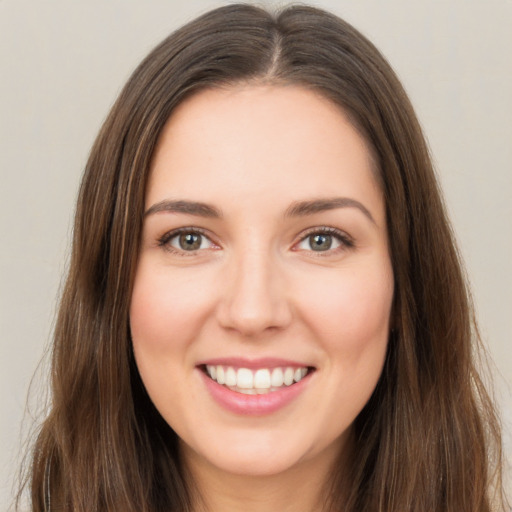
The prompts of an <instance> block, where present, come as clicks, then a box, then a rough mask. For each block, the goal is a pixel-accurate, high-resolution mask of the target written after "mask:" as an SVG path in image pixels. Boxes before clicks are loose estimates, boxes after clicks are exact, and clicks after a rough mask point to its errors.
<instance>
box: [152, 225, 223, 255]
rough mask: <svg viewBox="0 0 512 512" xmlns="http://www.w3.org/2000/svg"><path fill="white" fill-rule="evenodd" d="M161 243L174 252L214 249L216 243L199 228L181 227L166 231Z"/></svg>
mask: <svg viewBox="0 0 512 512" xmlns="http://www.w3.org/2000/svg"><path fill="white" fill-rule="evenodd" d="M159 245H160V246H163V247H165V248H167V249H168V250H170V251H174V252H195V251H199V250H202V249H212V248H215V247H216V245H215V244H214V243H213V242H212V241H211V240H210V239H209V238H208V237H207V236H206V235H205V234H204V233H202V232H201V231H199V230H197V229H179V230H174V231H171V232H170V233H166V234H165V235H164V236H163V237H162V238H161V239H160V240H159Z"/></svg>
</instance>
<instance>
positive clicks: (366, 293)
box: [301, 264, 393, 357]
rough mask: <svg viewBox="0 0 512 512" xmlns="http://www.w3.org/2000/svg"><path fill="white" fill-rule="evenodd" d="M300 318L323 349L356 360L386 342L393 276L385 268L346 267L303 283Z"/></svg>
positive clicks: (389, 270) (366, 266) (369, 266)
mask: <svg viewBox="0 0 512 512" xmlns="http://www.w3.org/2000/svg"><path fill="white" fill-rule="evenodd" d="M303 289H304V290H305V289H307V290H308V293H307V294H305V293H302V294H301V296H302V306H301V307H302V310H303V316H304V317H305V318H306V319H307V321H308V323H309V325H310V326H311V328H312V329H313V330H314V331H315V332H316V333H317V334H318V336H319V339H320V341H321V343H322V345H324V347H325V348H326V349H327V350H329V351H333V352H336V351H339V352H340V353H343V357H349V356H350V355H353V356H354V357H357V356H358V355H359V354H360V353H361V352H363V351H365V350H366V349H367V348H369V347H371V346H374V345H382V344H384V345H385V344H386V343H387V339H388V332H389V322H390V313H391V305H392V301H393V274H392V271H391V268H390V266H389V265H387V264H385V265H375V266H373V267H372V266H371V265H365V266H358V267H353V268H351V267H347V268H343V269H340V271H339V272H328V273H326V274H325V276H324V277H322V276H319V275H318V274H317V275H316V276H315V279H311V280H310V282H309V283H305V285H304V286H303Z"/></svg>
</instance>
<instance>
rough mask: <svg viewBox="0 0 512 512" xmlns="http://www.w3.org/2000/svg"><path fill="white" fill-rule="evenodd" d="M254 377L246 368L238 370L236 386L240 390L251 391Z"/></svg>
mask: <svg viewBox="0 0 512 512" xmlns="http://www.w3.org/2000/svg"><path fill="white" fill-rule="evenodd" d="M253 382H254V376H253V374H252V372H251V370H249V369H247V368H239V369H238V371H237V372H236V385H237V386H238V387H239V388H242V389H252V387H253Z"/></svg>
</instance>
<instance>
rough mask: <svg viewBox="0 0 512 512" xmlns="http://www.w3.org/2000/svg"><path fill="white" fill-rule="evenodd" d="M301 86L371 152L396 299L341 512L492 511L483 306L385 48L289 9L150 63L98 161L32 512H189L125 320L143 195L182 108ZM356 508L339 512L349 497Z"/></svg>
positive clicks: (76, 246)
mask: <svg viewBox="0 0 512 512" xmlns="http://www.w3.org/2000/svg"><path fill="white" fill-rule="evenodd" d="M240 82H248V83H251V82H256V83H257V82H268V83H270V84H290V83H292V84H297V85H301V86H303V87H306V88H310V89H313V90H315V91H317V92H319V93H321V94H322V95H324V96H325V97H327V98H329V99H330V100H332V101H333V102H335V103H336V104H338V105H339V106H340V107H341V108H342V109H343V110H344V111H345V112H346V113H347V114H348V115H349V117H350V119H351V120H352V122H353V124H354V126H355V127H357V129H358V130H359V131H360V132H361V133H362V134H363V136H364V137H365V138H366V140H367V142H368V145H369V147H371V148H372V151H373V152H374V155H375V159H376V162H377V168H378V174H379V181H380V185H381V187H382V190H383V193H384V196H385V201H386V207H387V225H388V230H389V240H390V247H391V258H392V264H393V269H394V276H395V298H394V301H395V302H394V309H393V319H392V325H393V329H392V332H391V334H390V339H389V347H388V353H387V359H386V363H385V367H384V371H383V374H382V376H381V378H380V381H379V383H378V385H377V388H376V390H375V392H374V394H373V396H372V397H371V399H370V401H369V403H368V404H367V405H366V406H365V408H364V409H363V411H362V412H361V413H360V415H359V416H358V417H357V419H356V421H355V424H354V447H353V448H354V449H353V453H352V456H351V461H350V464H351V466H350V474H347V472H342V471H341V465H340V471H339V474H335V475H334V476H333V480H332V493H331V495H332V499H331V503H330V506H331V508H332V510H344V511H345V512H356V511H358V512H362V511H365V512H371V511H379V512H404V511H408V512H427V511H428V512H431V511H444V512H450V511H451V512H462V511H464V512H470V511H473V512H477V511H478V512H486V511H490V510H492V501H493V496H492V495H491V491H490V489H491V488H492V486H491V484H492V482H493V481H494V482H495V488H496V489H497V490H498V494H500V458H501V452H500V432H499V428H498V423H497V420H496V417H495V412H494V408H493V406H492V404H491V401H490V400H489V398H488V396H487V394H486V392H485V390H484V387H483V386H482V384H481V381H480V379H479V377H478V373H477V372H476V369H475V363H474V361H475V354H474V351H475V349H477V348H478V346H479V341H478V333H477V331H476V327H475V324H474V319H473V314H472V307H471V301H470V298H469V295H468V291H467V287H466V283H465V278H464V275H463V273H462V271H461V263H460V260H459V257H458V254H457V250H456V247H455V244H454V240H453V234H452V232H451V230H450V226H449V223H448V221H447V217H446V213H445V208H444V206H443V202H442V199H441V195H440V192H439V189H438V185H437V182H436V178H435V174H434V171H433V169H432V165H431V160H430V157H429V154H428V150H427V147H426V144H425V141H424V138H423V135H422V132H421V129H420V126H419V124H418V121H417V119H416V117H415V114H414V112H413V109H412V107H411V105H410V103H409V100H408V99H407V96H406V94H405V92H404V90H403V88H402V86H401V85H400V83H399V81H398V79H397V78H396V76H395V74H394V72H393V71H392V69H391V68H390V66H389V65H388V64H387V62H386V60H385V59H384V58H383V57H382V55H381V54H380V53H379V52H378V50H377V49H376V48H375V47H374V46H373V45H372V44H371V43H370V42H369V41H368V40H367V39H366V38H365V37H363V36H362V35H361V34H360V33H359V32H357V31H356V30H355V29H354V28H353V27H351V26H350V25H349V24H347V23H346V22H344V21H342V20H340V19H339V18H337V17H335V16H333V15H331V14H329V13H326V12H324V11H322V10H319V9H315V8H312V7H306V6H292V7H289V8H286V9H285V10H283V11H281V12H280V13H277V14H275V15H272V14H270V13H268V12H266V11H265V10H263V9H261V8H257V7H253V6H248V5H230V6H227V7H223V8H220V9H216V10H213V11H211V12H209V13H207V14H205V15H203V16H201V17H200V18H198V19H196V20H195V21H193V22H191V23H189V24H188V25H186V26H185V27H183V28H181V29H180V30H178V31H177V32H175V33H173V34H172V35H171V36H169V37H168V38H167V39H166V40H164V41H163V42H162V43H161V44H160V45H159V46H157V47H156V48H155V49H154V50H153V51H152V52H151V53H150V55H149V56H148V57H147V58H146V59H145V60H144V61H143V62H142V63H141V64H140V66H139V67H138V68H137V69H136V71H135V72H134V73H133V75H132V77H131V78H130V80H129V81H128V83H127V85H126V86H125V88H124V89H123V91H122V92H121V94H120V96H119V98H118V100H117V102H116V103H115V105H114V106H113V108H112V110H111V112H110V115H109V116H108V118H107V120H106V121H105V123H104V126H103V128H102V130H101V132H100V134H99V136H98V138H97V140H96V142H95V144H94V146H93V148H92V151H91V155H90V158H89V161H88V163H87V166H86V169H85V174H84V177H83V181H82V184H81V187H80V194H79V200H78V206H77V211H76V220H75V226H74V238H73V249H72V257H71V263H70V269H69V275H68V278H67V282H66V285H65V289H64V291H63V295H62V299H61V304H60V311H59V316H58V320H57V324H56V329H55V337H54V345H53V352H52V382H51V385H52V403H51V409H50V412H49V415H48V417H47V418H46V420H45V421H44V423H43V424H42V426H41V429H40V432H39V435H38V438H37V441H36V444H35V449H34V452H33V460H32V466H31V468H32V469H31V475H30V482H31V498H32V507H33V510H34V511H38V512H39V511H45V510H72V511H76V512H91V511H107V510H108V511H119V512H130V511H133V512H143V511H146V512H157V511H163V510H173V511H180V512H181V511H186V510H190V499H189V491H188V489H187V486H186V482H185V479H184V477H183V468H182V467H181V465H180V457H179V451H178V443H177V439H176V435H175V434H174V432H173V431H172V429H171V428H170V427H169V426H168V425H167V424H166V423H165V421H164V420H163V419H162V418H161V417H160V415H159V414H158V412H157V411H156V409H155V408H154V406H153V405H152V403H151V401H150V399H149V397H148V396H147V394H146V392H145V390H144V387H143V385H142V383H141V380H140V377H139V374H138V371H137V368H136V366H135V364H134V358H133V353H132V346H131V341H130V332H129V322H128V311H129V303H130V297H131V292H132V283H133V275H134V269H135V266H136V263H137V255H138V247H139V239H140V233H141V227H142V219H143V206H144V194H145V184H146V181H147V177H148V172H149V167H150V162H151V157H152V154H153V151H154V148H155V145H156V142H157V139H158V136H159V134H160V132H161V130H162V128H163V126H164V124H165V122H166V121H167V119H168V118H169V116H170V115H171V114H172V111H173V109H174V108H175V107H176V106H177V105H178V104H179V103H180V102H181V101H182V100H183V99H184V98H185V97H186V96H188V95H191V94H193V93H195V92H197V91H199V90H201V89H204V88H208V87H216V86H225V85H229V84H234V83H240ZM341 481H343V482H344V484H347V483H348V488H349V494H348V496H347V495H346V494H344V495H343V496H341V493H340V491H339V489H340V488H341V484H340V482H341Z"/></svg>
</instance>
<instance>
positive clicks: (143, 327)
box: [130, 260, 208, 352]
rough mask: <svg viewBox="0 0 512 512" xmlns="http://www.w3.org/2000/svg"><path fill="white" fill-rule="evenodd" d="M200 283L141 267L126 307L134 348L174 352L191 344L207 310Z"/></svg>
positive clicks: (202, 287) (183, 276)
mask: <svg viewBox="0 0 512 512" xmlns="http://www.w3.org/2000/svg"><path fill="white" fill-rule="evenodd" d="M207 303H208V296H207V295H206V294H205V293H204V283H203V286H201V280H200V279H197V276H196V277H195V278H194V279H191V278H189V277H188V275H187V273H182V274H181V275H174V273H172V272H169V270H168V269H167V270H166V269H163V270H162V271H161V272H159V271H157V270H155V268H154V267H150V266H149V265H145V263H144V261H143V260H142V261H141V262H140V263H139V268H138V270H137V274H136V278H135V283H134V289H133V293H132V300H131V304H130V328H131V333H132V339H133V343H134V348H135V349H137V348H140V346H144V347H145V348H147V349H148V350H149V349H151V350H154V351H162V352H164V351H174V350H176V349H177V348H179V347H180V346H183V345H186V344H187V343H189V341H191V340H192V339H193V338H194V336H195V334H196V332H195V330H196V328H197V326H199V325H200V321H199V320H200V318H201V316H202V315H204V314H205V311H206V310H207V309H208V304H207Z"/></svg>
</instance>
